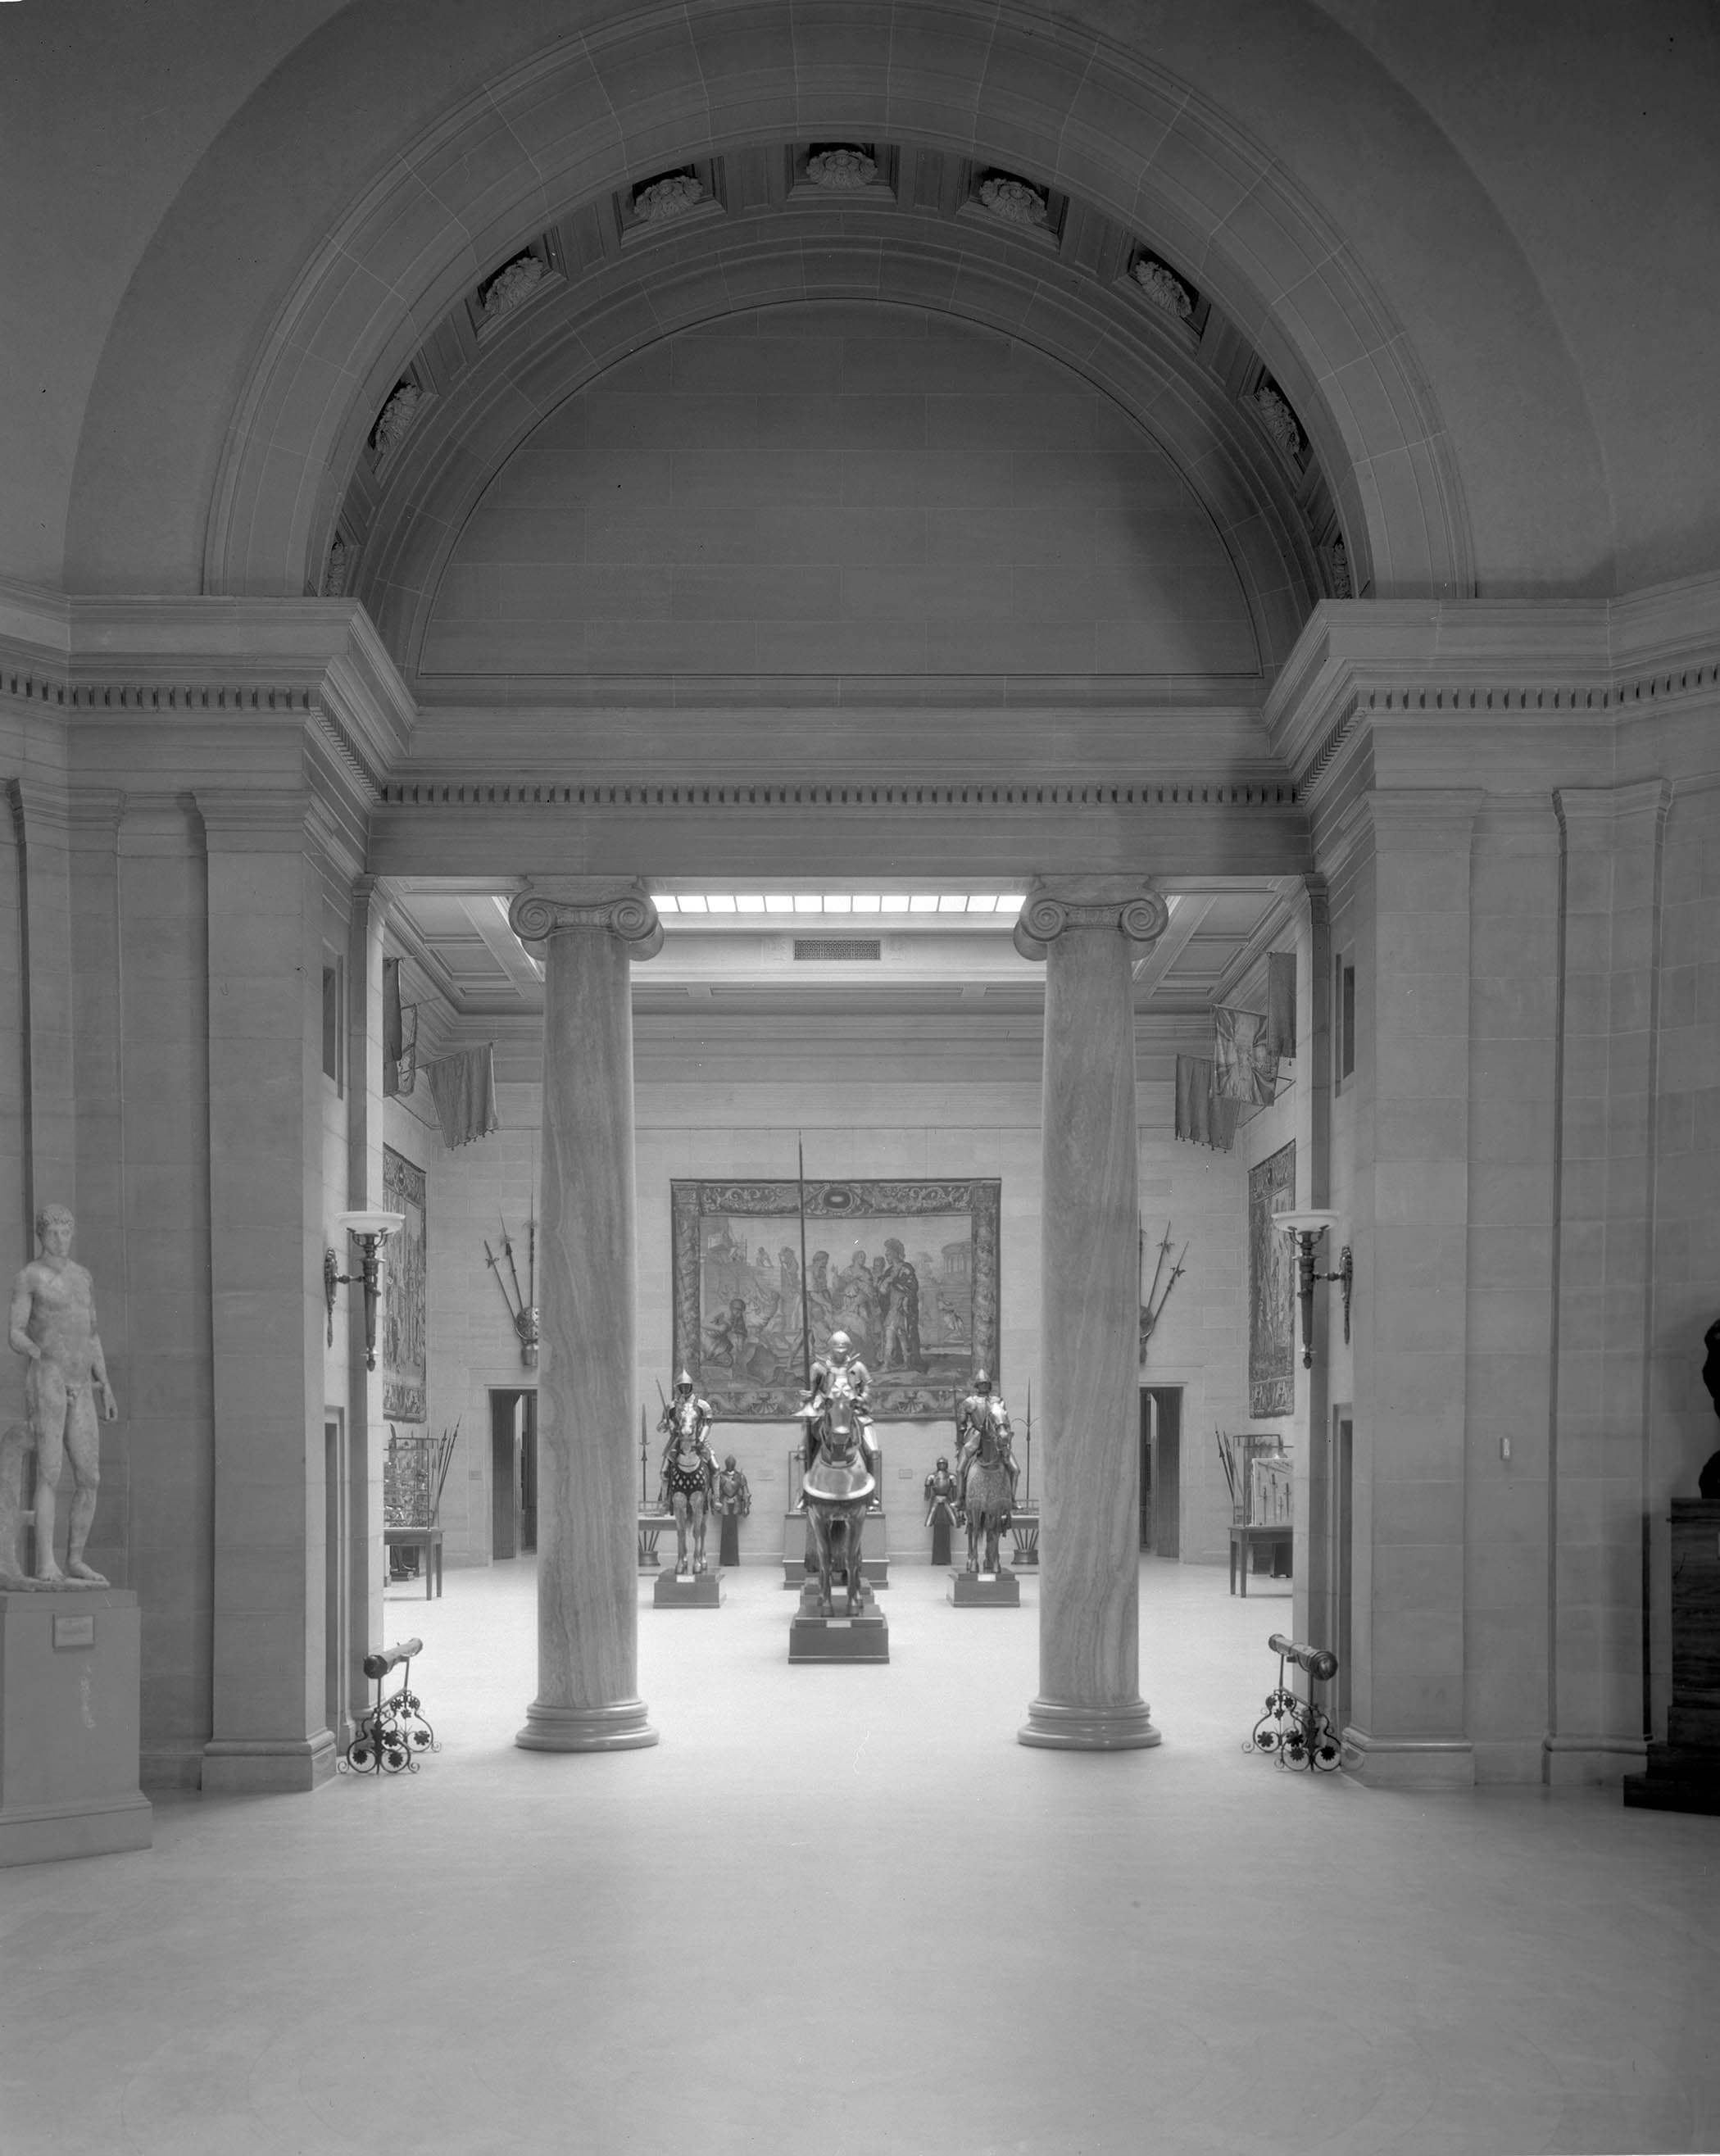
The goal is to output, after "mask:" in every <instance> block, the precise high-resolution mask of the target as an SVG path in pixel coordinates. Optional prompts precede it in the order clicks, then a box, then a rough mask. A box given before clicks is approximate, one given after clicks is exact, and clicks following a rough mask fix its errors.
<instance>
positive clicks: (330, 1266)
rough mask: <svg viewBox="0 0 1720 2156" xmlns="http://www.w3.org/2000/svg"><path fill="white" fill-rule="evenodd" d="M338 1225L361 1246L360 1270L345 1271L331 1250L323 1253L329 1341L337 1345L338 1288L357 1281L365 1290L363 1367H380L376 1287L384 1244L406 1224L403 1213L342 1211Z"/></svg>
mask: <svg viewBox="0 0 1720 2156" xmlns="http://www.w3.org/2000/svg"><path fill="white" fill-rule="evenodd" d="M405 1225H406V1215H405V1214H403V1213H341V1214H338V1215H336V1226H337V1227H341V1228H344V1229H346V1231H347V1234H348V1235H350V1236H351V1237H352V1240H353V1241H354V1242H355V1243H357V1245H358V1270H357V1272H356V1273H343V1272H342V1271H341V1261H340V1260H339V1259H338V1258H337V1257H336V1255H335V1253H334V1252H333V1251H332V1250H325V1251H324V1252H323V1254H322V1299H323V1301H324V1302H325V1303H326V1305H327V1306H328V1344H329V1346H330V1347H333V1346H334V1344H335V1290H336V1288H337V1287H349V1286H352V1283H353V1282H354V1281H358V1282H360V1283H361V1284H362V1286H363V1289H364V1367H365V1368H366V1369H367V1370H373V1369H375V1368H376V1366H377V1283H378V1281H379V1280H380V1278H381V1276H382V1270H383V1267H382V1256H381V1252H382V1247H383V1244H384V1243H386V1242H387V1241H388V1238H389V1236H390V1235H398V1234H399V1233H400V1230H401V1229H403V1227H404V1226H405Z"/></svg>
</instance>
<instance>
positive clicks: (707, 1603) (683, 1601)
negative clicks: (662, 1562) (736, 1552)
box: [651, 1565, 722, 1609]
mask: <svg viewBox="0 0 1720 2156" xmlns="http://www.w3.org/2000/svg"><path fill="white" fill-rule="evenodd" d="M721 1604H722V1572H721V1568H718V1569H717V1570H716V1571H715V1572H696V1573H694V1574H693V1576H692V1578H691V1579H683V1578H681V1577H680V1574H679V1573H677V1572H676V1571H675V1567H674V1566H673V1565H670V1567H669V1568H668V1570H667V1571H666V1572H660V1573H658V1575H657V1584H656V1585H655V1587H654V1588H653V1589H652V1590H651V1607H652V1608H653V1609H720V1608H721Z"/></svg>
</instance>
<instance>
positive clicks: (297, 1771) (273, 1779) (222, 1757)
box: [203, 1729, 335, 1797]
mask: <svg viewBox="0 0 1720 2156" xmlns="http://www.w3.org/2000/svg"><path fill="white" fill-rule="evenodd" d="M334 1772H335V1739H334V1732H333V1731H332V1730H329V1729H319V1730H318V1731H317V1732H316V1735H315V1736H314V1737H296V1738H295V1737H213V1738H210V1740H209V1742H208V1743H207V1744H206V1745H204V1747H203V1794H204V1795H205V1796H206V1797H278V1796H292V1795H297V1794H301V1793H302V1792H303V1791H304V1790H305V1789H316V1787H317V1786H318V1784H321V1783H323V1782H328V1781H332V1780H333V1779H334Z"/></svg>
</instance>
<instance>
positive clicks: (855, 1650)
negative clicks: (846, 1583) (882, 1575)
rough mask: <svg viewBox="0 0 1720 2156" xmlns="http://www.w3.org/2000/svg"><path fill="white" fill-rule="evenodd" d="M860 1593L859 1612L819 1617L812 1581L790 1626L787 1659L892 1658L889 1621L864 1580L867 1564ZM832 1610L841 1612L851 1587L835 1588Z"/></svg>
mask: <svg viewBox="0 0 1720 2156" xmlns="http://www.w3.org/2000/svg"><path fill="white" fill-rule="evenodd" d="M860 1575H861V1577H860V1594H859V1595H858V1596H857V1597H856V1605H857V1606H856V1613H855V1615H854V1616H852V1617H844V1616H842V1615H840V1614H838V1615H836V1616H834V1617H820V1616H819V1614H818V1608H819V1590H818V1583H817V1581H816V1580H809V1581H808V1583H807V1584H806V1585H805V1586H804V1587H803V1588H802V1589H801V1591H800V1607H799V1608H798V1609H797V1610H796V1611H795V1613H794V1614H793V1619H792V1620H790V1622H789V1625H788V1660H789V1661H791V1662H887V1661H889V1660H890V1624H889V1620H888V1619H886V1617H885V1616H884V1615H883V1614H882V1613H881V1610H880V1609H879V1608H878V1605H877V1604H876V1603H875V1601H874V1600H873V1599H872V1594H871V1590H870V1588H869V1587H868V1586H867V1584H866V1581H865V1563H864V1561H862V1563H861V1565H860ZM830 1603H831V1606H832V1608H833V1609H836V1610H837V1611H838V1612H840V1611H842V1610H844V1609H846V1608H847V1607H848V1590H847V1589H846V1588H845V1587H837V1588H835V1589H834V1590H833V1592H832V1594H831V1596H830Z"/></svg>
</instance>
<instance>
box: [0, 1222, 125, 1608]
mask: <svg viewBox="0 0 1720 2156" xmlns="http://www.w3.org/2000/svg"><path fill="white" fill-rule="evenodd" d="M72 1228H73V1220H72V1216H71V1214H69V1212H68V1211H67V1210H66V1209H65V1207H64V1205H44V1207H43V1208H42V1210H41V1211H40V1212H39V1214H37V1215H36V1240H37V1241H38V1242H39V1244H40V1245H41V1255H40V1256H39V1257H38V1258H37V1259H36V1260H34V1261H33V1263H32V1264H30V1265H26V1266H25V1267H24V1269H23V1271H22V1272H21V1273H20V1274H19V1275H18V1279H17V1281H15V1282H14V1283H13V1290H12V1334H11V1337H12V1345H13V1349H14V1351H15V1352H16V1353H18V1354H20V1355H24V1356H27V1357H28V1358H29V1359H28V1364H27V1366H26V1368H25V1371H24V1409H25V1414H26V1415H27V1417H28V1425H29V1431H30V1436H31V1440H32V1441H33V1444H34V1445H35V1448H36V1578H37V1580H38V1582H39V1583H40V1584H44V1585H50V1586H53V1585H59V1584H61V1583H62V1582H64V1581H68V1580H79V1581H81V1582H82V1583H83V1584H84V1585H85V1586H86V1587H105V1586H106V1585H107V1582H106V1581H105V1579H104V1578H102V1576H101V1574H100V1573H99V1572H93V1571H92V1570H91V1569H90V1567H89V1566H88V1565H87V1564H85V1562H84V1545H85V1543H86V1542H87V1541H88V1540H89V1538H90V1525H91V1522H93V1521H94V1520H95V1498H96V1488H97V1485H98V1483H99V1481H100V1468H99V1465H98V1460H97V1451H98V1440H97V1435H96V1424H95V1405H96V1400H97V1399H98V1397H99V1398H100V1403H101V1413H102V1416H103V1419H105V1420H106V1421H108V1422H111V1421H113V1419H115V1417H116V1415H117V1414H119V1412H120V1408H119V1403H118V1401H117V1400H116V1399H115V1398H114V1393H113V1387H112V1386H111V1385H110V1384H109V1383H108V1381H107V1365H106V1363H105V1361H104V1360H103V1358H102V1353H101V1342H100V1339H99V1338H98V1337H97V1335H96V1331H95V1293H94V1291H93V1289H92V1286H91V1283H90V1275H89V1273H88V1272H87V1271H86V1270H85V1268H84V1267H83V1266H82V1265H74V1263H73V1261H72V1257H71V1247H72ZM68 1454H69V1455H70V1456H71V1463H72V1477H73V1482H74V1489H73V1493H72V1509H71V1521H70V1527H69V1534H68V1537H67V1547H66V1563H65V1570H64V1572H62V1571H61V1570H60V1568H59V1565H58V1564H57V1563H55V1562H54V1492H55V1490H56V1488H57V1486H58V1485H59V1472H60V1467H61V1464H62V1462H63V1460H64V1457H65V1455H68Z"/></svg>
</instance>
